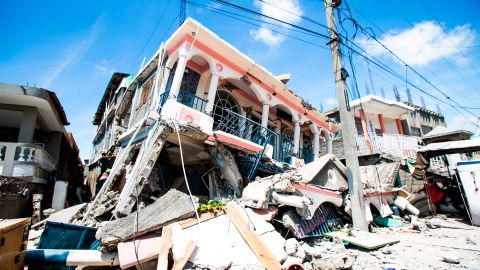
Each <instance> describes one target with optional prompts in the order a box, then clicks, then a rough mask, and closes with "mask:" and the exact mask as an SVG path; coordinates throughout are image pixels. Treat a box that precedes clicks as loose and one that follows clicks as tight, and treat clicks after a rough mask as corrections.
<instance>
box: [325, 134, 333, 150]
mask: <svg viewBox="0 0 480 270" xmlns="http://www.w3.org/2000/svg"><path fill="white" fill-rule="evenodd" d="M325 140H327V153H328V154H331V153H332V152H333V146H332V135H330V134H327V137H326V138H325Z"/></svg>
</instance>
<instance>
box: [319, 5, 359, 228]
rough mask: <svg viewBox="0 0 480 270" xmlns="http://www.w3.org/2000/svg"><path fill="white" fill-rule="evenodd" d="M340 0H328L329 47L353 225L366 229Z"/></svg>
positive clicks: (326, 9)
mask: <svg viewBox="0 0 480 270" xmlns="http://www.w3.org/2000/svg"><path fill="white" fill-rule="evenodd" d="M340 2H341V1H340V0H325V12H326V15H327V25H328V29H329V32H330V38H331V40H330V42H329V43H330V49H331V50H332V60H333V73H334V75H335V88H336V92H337V98H338V110H339V112H340V119H341V123H342V138H343V149H344V153H345V160H346V162H347V178H348V190H349V191H348V192H349V194H350V201H351V207H352V221H353V227H354V228H358V229H360V230H364V231H367V230H368V224H367V220H366V215H365V202H364V201H363V185H362V180H361V178H360V168H359V165H358V156H357V149H356V140H355V134H356V132H355V130H354V128H353V127H354V125H353V123H354V122H353V118H352V117H351V116H350V113H349V112H348V111H347V104H346V100H345V91H346V89H347V87H346V86H347V84H346V79H347V73H346V71H345V69H344V68H343V63H342V56H341V54H340V39H339V36H338V35H337V26H336V24H335V17H334V14H333V9H334V8H336V7H337V6H338V5H340Z"/></svg>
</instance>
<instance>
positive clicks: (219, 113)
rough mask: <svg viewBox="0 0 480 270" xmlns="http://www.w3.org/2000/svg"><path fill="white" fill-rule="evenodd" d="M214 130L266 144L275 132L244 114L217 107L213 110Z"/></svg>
mask: <svg viewBox="0 0 480 270" xmlns="http://www.w3.org/2000/svg"><path fill="white" fill-rule="evenodd" d="M213 120H214V123H213V130H214V131H217V130H221V131H224V132H226V133H230V134H232V135H235V136H237V137H240V138H242V139H245V140H249V141H252V142H254V143H256V144H259V145H262V146H265V145H267V143H269V142H270V138H271V137H272V136H273V135H274V134H275V132H273V131H271V130H269V129H267V128H265V127H263V126H262V125H260V124H259V123H257V122H254V121H252V120H250V119H248V118H246V117H243V116H242V115H240V114H238V113H235V112H233V111H230V110H228V109H223V108H220V107H216V108H215V110H214V112H213Z"/></svg>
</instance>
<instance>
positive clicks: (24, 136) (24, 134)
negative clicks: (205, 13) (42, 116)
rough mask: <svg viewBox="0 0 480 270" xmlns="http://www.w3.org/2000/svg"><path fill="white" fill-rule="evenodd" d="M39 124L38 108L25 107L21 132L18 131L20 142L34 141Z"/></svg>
mask: <svg viewBox="0 0 480 270" xmlns="http://www.w3.org/2000/svg"><path fill="white" fill-rule="evenodd" d="M36 125H37V110H36V109H25V110H24V111H23V115H22V122H21V123H20V132H19V133H18V142H22V143H31V142H32V141H33V133H34V132H35V126H36Z"/></svg>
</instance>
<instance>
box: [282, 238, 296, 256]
mask: <svg viewBox="0 0 480 270" xmlns="http://www.w3.org/2000/svg"><path fill="white" fill-rule="evenodd" d="M297 248H298V241H297V239H295V238H289V239H287V241H285V252H287V254H288V255H293V254H295V253H296V252H297Z"/></svg>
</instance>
